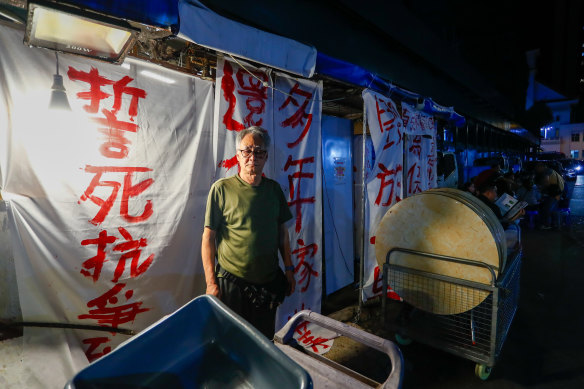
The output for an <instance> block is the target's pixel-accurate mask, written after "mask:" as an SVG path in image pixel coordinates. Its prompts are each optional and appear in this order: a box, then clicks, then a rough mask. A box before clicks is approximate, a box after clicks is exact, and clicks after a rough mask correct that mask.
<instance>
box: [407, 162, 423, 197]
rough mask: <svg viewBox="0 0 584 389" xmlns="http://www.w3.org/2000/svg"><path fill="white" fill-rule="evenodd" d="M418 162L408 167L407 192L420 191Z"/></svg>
mask: <svg viewBox="0 0 584 389" xmlns="http://www.w3.org/2000/svg"><path fill="white" fill-rule="evenodd" d="M421 170H422V169H421V168H420V164H419V163H417V162H416V163H414V164H413V165H412V167H410V168H409V169H408V193H409V194H415V193H419V192H421V191H422V188H421V184H422V172H421Z"/></svg>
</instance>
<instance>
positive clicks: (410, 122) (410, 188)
mask: <svg viewBox="0 0 584 389" xmlns="http://www.w3.org/2000/svg"><path fill="white" fill-rule="evenodd" d="M401 105H402V120H403V124H404V127H405V128H406V131H405V135H404V136H405V138H406V161H407V167H406V185H405V186H406V189H407V196H408V197H409V196H411V195H414V194H416V193H420V192H423V191H425V190H427V189H431V188H435V187H436V171H435V169H436V126H435V123H434V118H433V117H432V116H431V115H428V114H426V113H424V112H420V111H417V110H415V109H414V108H413V107H412V106H411V105H408V104H406V103H402V104H401Z"/></svg>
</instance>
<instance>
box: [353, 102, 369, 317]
mask: <svg viewBox="0 0 584 389" xmlns="http://www.w3.org/2000/svg"><path fill="white" fill-rule="evenodd" d="M366 145H367V111H366V109H365V102H363V143H362V146H363V147H362V151H363V166H362V171H361V184H362V185H363V186H362V187H361V220H362V223H363V238H362V240H363V242H362V246H361V259H360V263H359V307H358V309H357V316H356V317H355V321H356V322H358V321H359V318H360V316H361V309H362V308H363V279H364V278H365V244H366V242H367V237H366V228H365V197H366V193H367V192H366V189H367V188H366V187H365V178H366V174H365V172H366V165H365V164H366V163H367V156H366V154H365V153H366V148H367V147H366Z"/></svg>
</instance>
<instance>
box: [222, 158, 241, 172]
mask: <svg viewBox="0 0 584 389" xmlns="http://www.w3.org/2000/svg"><path fill="white" fill-rule="evenodd" d="M235 166H237V172H238V173H239V162H238V161H237V155H234V156H233V157H231V158H227V159H224V160H223V161H221V162H219V164H218V165H217V167H224V168H225V169H227V170H229V169H231V168H232V167H235Z"/></svg>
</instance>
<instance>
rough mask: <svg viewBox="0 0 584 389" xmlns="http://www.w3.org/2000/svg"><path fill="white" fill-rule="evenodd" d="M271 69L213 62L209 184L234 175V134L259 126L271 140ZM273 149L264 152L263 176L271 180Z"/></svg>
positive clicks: (220, 61) (235, 135) (223, 60)
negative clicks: (212, 174) (212, 168)
mask: <svg viewBox="0 0 584 389" xmlns="http://www.w3.org/2000/svg"><path fill="white" fill-rule="evenodd" d="M270 74H271V70H269V69H257V68H254V67H253V66H252V65H249V64H247V63H243V62H239V63H235V62H231V61H226V60H225V59H223V58H220V59H219V60H218V61H217V82H216V87H215V128H214V131H213V132H214V139H213V151H214V153H215V158H214V162H215V163H214V164H215V167H216V172H215V177H214V179H213V181H216V180H218V179H219V178H223V177H229V176H232V175H234V174H237V173H238V169H239V166H238V164H237V156H236V155H235V154H236V150H235V148H236V147H237V145H236V144H235V143H236V137H237V133H238V132H239V131H241V130H243V129H245V128H247V127H250V126H259V127H262V128H263V129H265V130H267V131H268V134H269V135H270V137H271V138H273V135H274V134H273V127H272V122H273V116H272V115H273V109H272V102H273V97H272V93H273V92H272V91H273V88H272V87H273V85H272V79H271V76H270ZM272 151H273V147H272V149H271V150H270V152H269V153H268V155H269V156H268V161H267V162H266V166H265V167H264V174H265V175H266V176H268V177H271V178H273V177H274V168H273V166H274V159H273V158H271V156H273V155H275V154H274V153H273V152H272Z"/></svg>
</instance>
